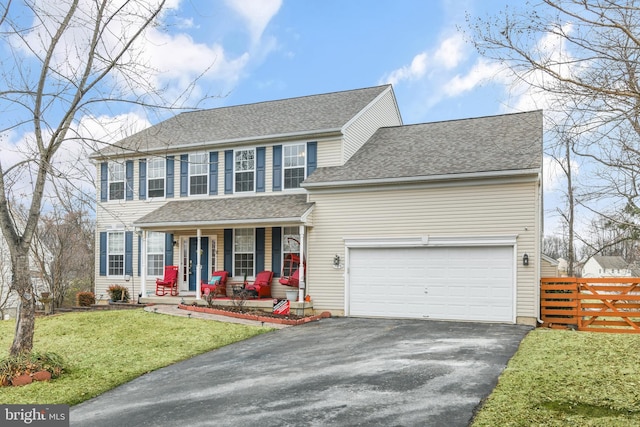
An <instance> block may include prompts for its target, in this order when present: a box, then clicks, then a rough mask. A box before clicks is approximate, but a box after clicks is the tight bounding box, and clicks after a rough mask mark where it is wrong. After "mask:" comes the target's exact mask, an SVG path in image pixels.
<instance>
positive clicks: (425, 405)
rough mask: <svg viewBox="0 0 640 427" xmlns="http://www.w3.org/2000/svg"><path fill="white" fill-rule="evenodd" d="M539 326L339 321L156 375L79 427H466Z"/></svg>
mask: <svg viewBox="0 0 640 427" xmlns="http://www.w3.org/2000/svg"><path fill="white" fill-rule="evenodd" d="M530 330H531V328H529V327H526V326H520V325H502V324H484V323H456V322H436V321H425V320H382V319H360V318H331V319H323V320H321V321H319V322H313V323H309V324H306V325H303V326H296V327H291V328H286V329H282V330H279V331H276V332H273V333H269V334H264V335H261V336H258V337H254V338H251V339H249V340H246V341H243V342H239V343H235V344H233V345H230V346H227V347H224V348H222V349H219V350H216V351H212V352H209V353H206V354H203V355H200V356H197V357H194V358H193V359H190V360H187V361H184V362H180V363H177V364H175V365H172V366H169V367H167V368H164V369H160V370H158V371H155V372H151V373H149V374H146V375H144V376H142V377H140V378H138V379H136V380H134V381H131V382H129V383H127V384H124V385H123V386H120V387H118V388H116V389H114V390H111V391H109V392H107V393H104V394H103V395H101V396H98V397H97V398H94V399H92V400H89V401H86V402H84V403H81V404H79V405H77V406H74V407H72V408H71V413H70V421H71V425H72V426H91V427H100V426H112V427H125V426H136V427H141V426H154V427H160V426H171V427H174V426H177V425H183V426H234V427H242V426H258V425H259V426H358V425H360V426H447V427H452V426H467V425H468V424H469V422H470V420H471V418H472V416H473V411H474V409H475V408H476V407H477V405H478V404H479V403H480V401H481V400H482V399H484V398H485V397H486V396H488V395H489V393H490V392H491V390H492V389H493V387H494V386H495V384H496V383H497V380H498V376H499V375H500V373H501V372H502V370H503V369H504V367H505V366H506V363H507V361H508V360H509V359H510V358H511V357H512V356H513V354H514V353H515V351H516V349H517V348H518V345H519V344H520V341H521V340H522V338H524V336H525V335H526V334H527V332H529V331H530Z"/></svg>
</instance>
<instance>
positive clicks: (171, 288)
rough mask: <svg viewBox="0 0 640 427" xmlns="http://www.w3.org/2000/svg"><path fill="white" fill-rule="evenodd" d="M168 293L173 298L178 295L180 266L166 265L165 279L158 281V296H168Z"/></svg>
mask: <svg viewBox="0 0 640 427" xmlns="http://www.w3.org/2000/svg"><path fill="white" fill-rule="evenodd" d="M167 289H168V290H167ZM167 292H169V294H170V295H171V296H177V295H178V266H177V265H165V267H164V278H163V279H160V278H158V279H156V295H158V296H160V297H161V296H164V295H166V294H167Z"/></svg>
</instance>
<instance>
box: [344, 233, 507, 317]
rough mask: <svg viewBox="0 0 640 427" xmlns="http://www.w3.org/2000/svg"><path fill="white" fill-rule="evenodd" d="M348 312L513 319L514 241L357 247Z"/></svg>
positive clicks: (352, 258)
mask: <svg viewBox="0 0 640 427" xmlns="http://www.w3.org/2000/svg"><path fill="white" fill-rule="evenodd" d="M349 257H350V258H349V267H350V268H349V284H348V293H349V295H348V297H349V301H348V304H349V315H351V316H376V317H401V318H428V319H443V320H476V321H498V322H513V321H514V315H513V312H514V309H513V295H514V294H513V292H514V285H513V280H514V279H513V247H511V246H488V247H450V248H444V247H437V248H389V249H387V248H385V249H382V248H354V249H351V250H350V253H349Z"/></svg>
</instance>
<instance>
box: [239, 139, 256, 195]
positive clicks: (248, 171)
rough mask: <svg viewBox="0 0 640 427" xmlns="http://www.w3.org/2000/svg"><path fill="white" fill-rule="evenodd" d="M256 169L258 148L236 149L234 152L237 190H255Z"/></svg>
mask: <svg viewBox="0 0 640 427" xmlns="http://www.w3.org/2000/svg"><path fill="white" fill-rule="evenodd" d="M255 170H256V150H255V149H253V148H252V149H248V150H236V151H235V152H234V183H235V186H234V188H235V192H236V193H241V192H245V191H254V188H255V186H254V182H255V179H254V178H255Z"/></svg>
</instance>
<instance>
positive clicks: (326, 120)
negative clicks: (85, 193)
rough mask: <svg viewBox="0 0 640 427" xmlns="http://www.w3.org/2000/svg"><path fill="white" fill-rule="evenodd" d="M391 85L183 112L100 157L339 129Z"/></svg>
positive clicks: (110, 148) (100, 153)
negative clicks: (131, 151)
mask: <svg viewBox="0 0 640 427" xmlns="http://www.w3.org/2000/svg"><path fill="white" fill-rule="evenodd" d="M389 88H390V85H384V86H376V87H371V88H365V89H355V90H349V91H343V92H333V93H326V94H321V95H310V96H304V97H299V98H290V99H284V100H278V101H268V102H260V103H256V104H246V105H238V106H232V107H223V108H214V109H210V110H202V111H194V112H189V113H182V114H179V115H177V116H175V117H172V118H170V119H167V120H165V121H163V122H161V123H158V124H157V125H154V126H151V127H149V128H147V129H145V130H143V131H141V132H138V133H136V134H134V135H131V136H129V137H127V138H125V139H123V140H121V141H120V142H118V143H117V144H116V146H117V147H118V149H115V148H114V147H109V148H105V149H104V150H102V151H100V152H98V153H96V155H95V156H94V157H99V156H101V155H108V154H109V153H116V152H118V153H122V152H123V150H124V151H125V152H126V151H128V150H133V151H137V150H142V151H144V150H149V149H166V148H170V147H171V146H184V145H195V146H197V145H202V144H206V143H215V142H220V141H233V140H242V139H254V138H255V139H257V138H265V137H269V136H276V135H286V134H296V133H313V132H318V131H326V130H336V129H341V128H342V127H343V126H344V125H345V124H346V123H347V122H348V121H349V120H350V119H351V118H353V117H354V116H355V115H357V114H358V113H359V112H360V111H361V110H362V109H363V108H364V107H366V106H367V105H368V104H369V103H370V102H371V101H373V100H374V99H375V98H376V97H377V96H378V95H380V94H381V93H382V92H384V91H385V90H388V89H389Z"/></svg>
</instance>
